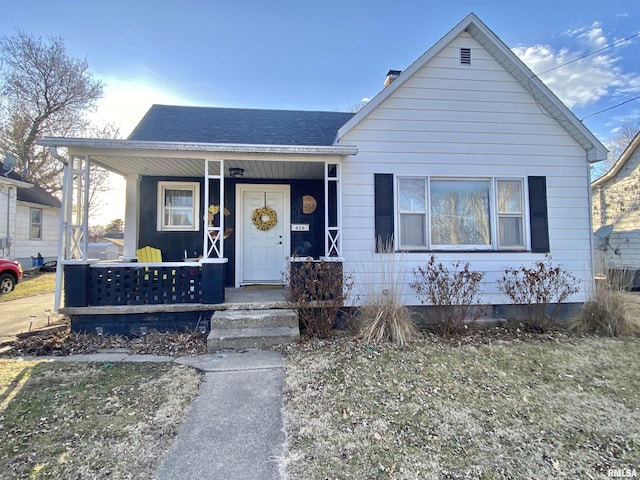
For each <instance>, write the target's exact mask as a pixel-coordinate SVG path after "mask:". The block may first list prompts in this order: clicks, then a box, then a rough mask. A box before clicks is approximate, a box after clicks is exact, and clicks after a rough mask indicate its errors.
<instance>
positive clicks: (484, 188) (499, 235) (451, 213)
mask: <svg viewBox="0 0 640 480" xmlns="http://www.w3.org/2000/svg"><path fill="white" fill-rule="evenodd" d="M397 205H398V222H399V227H400V228H399V232H398V233H399V246H400V248H402V249H434V250H439V249H443V250H446V249H452V250H455V249H458V250H491V249H515V250H522V249H524V248H525V247H526V245H525V235H524V224H525V219H524V188H523V180H522V179H499V178H439V177H399V178H398V197H397Z"/></svg>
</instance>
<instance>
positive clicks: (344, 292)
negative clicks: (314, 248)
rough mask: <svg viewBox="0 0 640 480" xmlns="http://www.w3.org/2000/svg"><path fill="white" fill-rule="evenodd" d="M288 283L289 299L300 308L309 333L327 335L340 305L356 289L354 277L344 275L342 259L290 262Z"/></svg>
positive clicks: (315, 335) (293, 306)
mask: <svg viewBox="0 0 640 480" xmlns="http://www.w3.org/2000/svg"><path fill="white" fill-rule="evenodd" d="M283 276H284V281H285V283H287V284H288V285H289V288H288V290H287V291H286V294H285V296H286V300H287V302H289V304H290V307H291V308H293V309H297V310H298V318H299V319H300V323H301V324H302V327H303V328H304V330H305V332H306V334H308V335H310V336H313V337H318V338H327V337H329V336H330V335H331V331H332V327H333V324H334V322H335V320H336V317H337V316H338V312H339V311H340V308H342V306H343V305H344V302H345V300H346V299H347V298H348V297H349V295H350V293H351V290H352V288H353V277H352V275H351V274H344V272H343V268H342V263H341V262H328V261H312V260H307V261H302V262H289V264H288V268H287V270H286V271H285V272H284V274H283Z"/></svg>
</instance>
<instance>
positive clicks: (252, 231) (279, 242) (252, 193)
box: [236, 184, 290, 286]
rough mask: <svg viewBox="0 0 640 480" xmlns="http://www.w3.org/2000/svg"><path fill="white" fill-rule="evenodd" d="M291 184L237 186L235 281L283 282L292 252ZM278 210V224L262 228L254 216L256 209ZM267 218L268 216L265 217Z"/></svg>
mask: <svg viewBox="0 0 640 480" xmlns="http://www.w3.org/2000/svg"><path fill="white" fill-rule="evenodd" d="M289 196H290V191H289V185H244V184H240V185H237V186H236V200H237V202H238V212H239V215H237V222H238V227H237V228H238V231H239V232H240V234H239V235H238V236H237V241H238V244H237V245H236V252H237V254H236V279H237V280H236V284H237V285H238V286H239V285H243V284H244V285H246V284H251V283H254V284H255V283H280V282H281V281H282V271H283V270H284V268H285V257H286V256H288V255H289V252H290V246H289V244H290V236H289V234H288V233H289V229H290V227H289V222H290V214H289V204H290V200H289ZM265 206H267V207H269V208H271V209H273V211H275V212H276V216H277V221H276V224H275V225H274V226H273V227H271V228H269V229H268V230H261V229H259V228H258V227H256V225H255V224H254V222H253V220H252V217H253V214H254V212H255V211H256V210H257V209H260V208H262V207H265ZM265 220H266V218H265Z"/></svg>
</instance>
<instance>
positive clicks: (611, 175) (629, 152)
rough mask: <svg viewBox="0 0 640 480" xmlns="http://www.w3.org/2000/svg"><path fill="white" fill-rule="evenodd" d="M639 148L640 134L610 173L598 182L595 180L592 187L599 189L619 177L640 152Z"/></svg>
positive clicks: (639, 133) (634, 138)
mask: <svg viewBox="0 0 640 480" xmlns="http://www.w3.org/2000/svg"><path fill="white" fill-rule="evenodd" d="M638 147H640V132H638V133H636V136H635V137H633V140H631V142H630V143H629V145H627V148H625V149H624V152H622V154H621V155H620V158H618V160H616V163H614V164H613V165H612V166H611V168H610V169H609V171H607V172H606V173H605V174H604V175H602V176H601V177H600V178H598V179H597V180H594V182H593V183H592V184H591V187H597V186H598V185H602V184H603V183H605V182H607V181H609V180H611V179H612V178H615V176H616V175H618V173H619V172H620V170H622V167H624V166H625V165H626V164H627V162H628V161H629V159H630V158H631V157H632V156H633V155H634V153H635V152H636V150H638Z"/></svg>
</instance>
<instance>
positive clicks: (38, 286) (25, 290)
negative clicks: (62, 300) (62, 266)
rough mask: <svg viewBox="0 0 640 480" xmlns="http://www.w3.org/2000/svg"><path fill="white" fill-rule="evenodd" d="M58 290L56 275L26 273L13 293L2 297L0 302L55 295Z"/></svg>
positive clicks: (0, 296)
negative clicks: (45, 294) (48, 294)
mask: <svg viewBox="0 0 640 480" xmlns="http://www.w3.org/2000/svg"><path fill="white" fill-rule="evenodd" d="M55 289H56V274H55V273H40V272H34V273H25V275H24V276H23V277H22V280H20V282H18V284H17V285H16V288H15V289H14V290H13V292H11V293H6V294H4V295H0V302H7V301H9V300H16V299H18V298H24V297H32V296H34V295H40V294H41V293H53V292H54V291H55Z"/></svg>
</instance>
